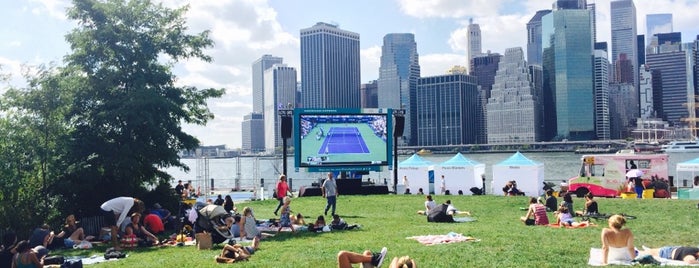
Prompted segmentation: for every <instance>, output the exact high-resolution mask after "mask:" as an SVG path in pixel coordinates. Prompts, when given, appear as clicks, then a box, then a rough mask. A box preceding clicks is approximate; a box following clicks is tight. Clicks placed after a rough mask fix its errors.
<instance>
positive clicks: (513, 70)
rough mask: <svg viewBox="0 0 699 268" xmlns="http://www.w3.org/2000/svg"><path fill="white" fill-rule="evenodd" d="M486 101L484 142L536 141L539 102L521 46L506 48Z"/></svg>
mask: <svg viewBox="0 0 699 268" xmlns="http://www.w3.org/2000/svg"><path fill="white" fill-rule="evenodd" d="M498 66H499V67H498V71H497V74H496V75H495V83H493V89H492V90H491V94H490V98H489V99H488V104H487V105H486V109H485V110H486V115H487V116H486V118H487V126H488V127H487V129H488V143H489V144H493V143H515V142H535V141H539V131H538V130H539V119H540V118H539V107H540V106H539V105H538V102H537V100H536V99H535V97H534V96H533V95H532V90H533V89H532V83H531V81H530V80H529V70H528V68H527V63H526V62H525V61H524V52H523V51H522V48H520V47H517V48H508V49H507V50H505V56H504V57H503V59H502V60H501V61H500V63H499V65H498Z"/></svg>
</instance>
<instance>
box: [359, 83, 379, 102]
mask: <svg viewBox="0 0 699 268" xmlns="http://www.w3.org/2000/svg"><path fill="white" fill-rule="evenodd" d="M378 90H379V86H378V83H377V82H376V80H372V81H369V83H366V84H362V85H361V87H360V89H359V91H360V92H361V94H360V95H361V99H362V101H361V102H362V108H379V95H378Z"/></svg>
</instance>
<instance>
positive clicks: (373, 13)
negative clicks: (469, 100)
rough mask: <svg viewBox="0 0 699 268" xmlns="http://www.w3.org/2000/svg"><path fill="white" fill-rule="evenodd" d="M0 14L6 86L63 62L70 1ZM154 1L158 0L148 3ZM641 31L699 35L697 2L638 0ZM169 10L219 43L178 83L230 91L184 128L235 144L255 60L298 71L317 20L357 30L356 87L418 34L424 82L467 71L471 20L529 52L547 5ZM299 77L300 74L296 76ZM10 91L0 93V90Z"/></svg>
mask: <svg viewBox="0 0 699 268" xmlns="http://www.w3.org/2000/svg"><path fill="white" fill-rule="evenodd" d="M5 2H6V3H3V8H2V9H0V17H2V18H4V20H3V22H4V27H2V28H0V36H2V38H0V66H1V67H2V71H1V72H2V73H5V74H10V75H12V76H11V80H10V82H9V84H10V85H14V86H22V83H23V79H21V76H20V74H21V73H22V70H31V68H26V67H23V66H33V65H37V64H47V63H50V62H55V63H57V64H60V63H61V61H62V58H63V56H64V55H66V54H68V53H69V52H70V48H69V47H68V45H67V44H66V43H65V40H64V35H65V34H66V33H67V32H68V31H70V29H72V28H73V27H74V26H75V23H74V22H72V21H68V20H67V19H66V18H65V12H64V11H65V9H66V8H67V7H68V6H70V5H71V2H70V1H69V0H17V1H5ZM154 2H157V1H154ZM588 2H589V3H592V2H594V3H596V5H597V32H598V41H609V40H610V33H609V32H610V31H609V27H610V22H609V6H610V1H609V0H588ZM634 2H635V4H636V9H637V17H638V21H637V24H638V28H639V34H642V33H645V29H646V27H645V15H646V14H651V13H673V16H674V17H673V26H674V31H679V32H682V33H683V36H682V38H683V41H685V42H688V41H689V40H693V39H695V37H696V35H697V34H699V18H697V17H696V13H697V12H699V0H673V1H671V0H635V1H634ZM163 3H164V4H165V5H166V6H170V7H179V6H182V5H185V4H189V5H190V11H189V13H188V14H187V17H188V23H189V25H190V29H191V30H192V31H202V30H211V37H212V39H213V40H214V41H215V43H216V45H215V46H214V47H213V48H212V49H211V50H209V54H210V55H211V56H213V58H214V62H213V63H211V64H209V63H203V62H200V61H188V62H181V63H179V64H178V65H177V66H176V69H175V71H176V75H177V76H178V82H179V83H182V84H185V85H193V86H198V87H216V88H226V95H225V96H224V97H223V98H221V99H217V100H212V101H210V102H209V107H210V109H211V110H212V111H213V112H214V113H215V116H216V119H214V120H212V121H211V122H210V123H209V124H208V125H207V126H203V127H202V126H186V131H187V132H189V133H191V134H193V135H195V136H197V137H198V138H199V139H200V140H201V141H202V144H204V145H217V144H226V145H227V146H228V147H229V148H238V147H240V144H241V135H240V131H241V129H240V125H241V122H242V119H243V115H245V114H247V113H249V112H250V111H252V92H251V88H252V82H251V77H252V75H251V68H252V67H251V64H252V62H253V61H255V60H256V59H258V58H259V57H261V56H262V55H264V54H272V55H275V56H280V57H283V58H284V62H285V63H287V64H288V65H289V66H291V67H295V68H297V71H300V70H299V53H300V52H299V30H300V29H302V28H308V27H311V26H313V25H314V24H315V23H316V22H320V21H322V22H330V23H336V24H338V25H339V27H340V28H341V29H345V30H348V31H353V32H356V33H359V34H360V42H361V68H362V82H368V81H370V80H374V79H376V78H378V67H379V58H380V56H381V44H382V39H383V36H384V35H386V34H388V33H404V32H408V33H414V34H415V38H416V41H417V46H418V53H419V54H420V65H421V68H422V75H423V76H430V75H439V74H443V73H444V72H445V71H446V70H447V69H449V68H451V67H452V66H453V65H466V64H467V63H466V56H465V55H466V40H467V39H466V35H465V33H466V26H467V25H468V19H469V18H473V19H474V23H478V24H479V25H480V27H481V31H482V36H483V41H482V42H483V45H482V47H483V50H484V51H483V52H485V51H487V50H490V51H492V52H497V53H501V54H502V53H504V51H505V49H506V48H509V47H517V46H521V47H523V48H524V49H525V50H526V43H525V42H526V23H527V22H528V21H529V19H530V18H531V16H533V15H534V13H535V12H536V11H537V10H541V9H549V8H550V7H551V4H552V3H553V0H528V1H521V0H429V1H428V0H354V1H327V0H325V1H321V0H297V1H293V0H205V1H201V0H199V1H185V0H166V1H164V2H163ZM299 77H300V76H299ZM5 86H7V85H2V87H0V92H4V88H5Z"/></svg>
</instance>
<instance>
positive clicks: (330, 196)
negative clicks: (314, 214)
mask: <svg viewBox="0 0 699 268" xmlns="http://www.w3.org/2000/svg"><path fill="white" fill-rule="evenodd" d="M320 191H321V192H323V198H325V199H327V200H328V204H327V205H325V213H324V214H325V216H327V215H328V209H330V206H332V208H333V210H332V215H335V202H336V201H337V196H338V195H339V193H338V192H337V184H336V183H335V179H333V174H332V172H328V178H327V179H325V181H323V186H321V187H320Z"/></svg>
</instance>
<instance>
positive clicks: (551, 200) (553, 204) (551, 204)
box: [546, 189, 558, 212]
mask: <svg viewBox="0 0 699 268" xmlns="http://www.w3.org/2000/svg"><path fill="white" fill-rule="evenodd" d="M556 210H558V199H556V197H555V196H553V189H548V190H546V211H548V212H554V211H556Z"/></svg>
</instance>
